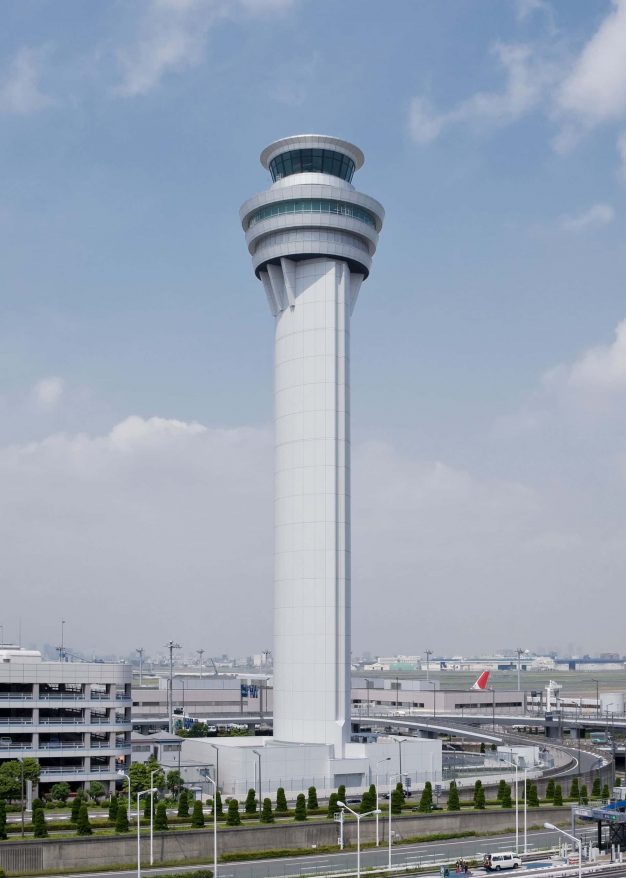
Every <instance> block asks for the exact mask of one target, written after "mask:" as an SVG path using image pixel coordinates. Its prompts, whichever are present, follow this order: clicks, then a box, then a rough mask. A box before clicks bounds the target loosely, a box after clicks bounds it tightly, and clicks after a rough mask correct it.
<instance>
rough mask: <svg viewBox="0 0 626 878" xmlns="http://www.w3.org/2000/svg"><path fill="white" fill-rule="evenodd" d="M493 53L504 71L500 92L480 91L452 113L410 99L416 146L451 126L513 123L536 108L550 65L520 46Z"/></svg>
mask: <svg viewBox="0 0 626 878" xmlns="http://www.w3.org/2000/svg"><path fill="white" fill-rule="evenodd" d="M492 52H493V53H494V54H495V56H496V57H497V59H498V61H499V63H500V65H501V67H502V68H503V69H504V72H505V77H506V82H505V86H504V89H503V90H502V91H493V92H489V91H481V92H477V93H476V94H474V95H472V96H471V97H469V98H468V99H467V100H465V101H462V102H461V103H460V104H458V105H457V106H456V107H454V108H453V109H451V110H449V111H446V112H443V113H439V112H437V111H435V110H434V109H433V108H432V107H431V105H430V104H429V102H428V101H427V100H426V98H424V97H423V96H417V97H415V98H413V100H412V101H411V104H410V107H409V131H410V134H411V137H412V138H413V140H414V141H415V142H416V143H429V142H430V141H432V140H435V139H436V138H437V137H438V136H439V135H440V134H441V132H442V131H443V130H444V129H446V128H448V127H450V126H453V125H461V124H462V125H470V126H473V127H475V128H478V129H481V130H482V129H484V128H485V127H497V126H501V125H507V124H510V123H511V122H515V121H516V120H518V119H520V118H521V117H522V116H524V115H526V114H527V113H529V112H530V111H531V110H533V109H534V108H535V106H536V105H537V104H538V102H539V100H540V99H541V97H542V95H543V91H544V88H545V86H546V83H547V82H548V81H549V79H550V78H551V77H552V76H553V71H552V68H551V67H550V65H548V64H547V63H546V62H545V61H543V60H542V59H540V58H539V57H537V56H536V55H535V53H534V52H533V50H532V48H531V47H530V46H527V45H523V44H511V43H496V44H495V45H494V46H493V48H492Z"/></svg>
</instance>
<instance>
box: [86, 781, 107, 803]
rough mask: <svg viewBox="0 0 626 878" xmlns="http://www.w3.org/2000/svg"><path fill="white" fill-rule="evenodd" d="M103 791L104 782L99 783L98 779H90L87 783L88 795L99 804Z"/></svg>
mask: <svg viewBox="0 0 626 878" xmlns="http://www.w3.org/2000/svg"><path fill="white" fill-rule="evenodd" d="M104 793H105V789H104V784H103V783H100V781H99V780H92V781H91V783H90V784H89V795H90V796H91V798H92V799H93V800H94V802H95V803H96V805H97V804H99V801H100V799H101V798H102V796H103V795H104Z"/></svg>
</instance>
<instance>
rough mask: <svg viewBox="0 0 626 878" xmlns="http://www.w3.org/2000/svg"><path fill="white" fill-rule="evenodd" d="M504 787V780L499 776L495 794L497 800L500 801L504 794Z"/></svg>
mask: <svg viewBox="0 0 626 878" xmlns="http://www.w3.org/2000/svg"><path fill="white" fill-rule="evenodd" d="M505 789H506V781H505V780H504V778H501V779H500V783H499V784H498V792H497V795H496V799H497V800H498V802H502V797H503V796H504V791H505Z"/></svg>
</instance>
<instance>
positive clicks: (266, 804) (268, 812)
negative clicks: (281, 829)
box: [261, 799, 274, 823]
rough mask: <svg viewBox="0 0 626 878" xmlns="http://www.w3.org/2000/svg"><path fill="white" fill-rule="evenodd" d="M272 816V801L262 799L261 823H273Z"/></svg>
mask: <svg viewBox="0 0 626 878" xmlns="http://www.w3.org/2000/svg"><path fill="white" fill-rule="evenodd" d="M273 822H274V815H273V814H272V800H271V799H263V807H262V808H261V823H273Z"/></svg>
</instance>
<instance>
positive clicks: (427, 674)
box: [424, 649, 433, 683]
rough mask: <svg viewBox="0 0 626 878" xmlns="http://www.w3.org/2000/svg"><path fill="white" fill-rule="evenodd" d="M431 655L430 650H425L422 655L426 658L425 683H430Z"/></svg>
mask: <svg viewBox="0 0 626 878" xmlns="http://www.w3.org/2000/svg"><path fill="white" fill-rule="evenodd" d="M432 654H433V651H432V649H425V650H424V655H425V656H426V682H427V683H429V682H430V657H431V655H432Z"/></svg>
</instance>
